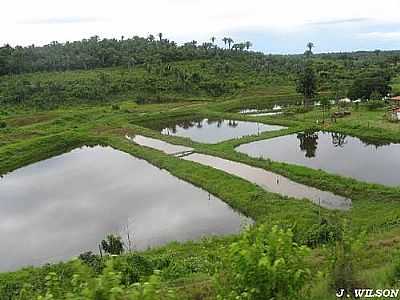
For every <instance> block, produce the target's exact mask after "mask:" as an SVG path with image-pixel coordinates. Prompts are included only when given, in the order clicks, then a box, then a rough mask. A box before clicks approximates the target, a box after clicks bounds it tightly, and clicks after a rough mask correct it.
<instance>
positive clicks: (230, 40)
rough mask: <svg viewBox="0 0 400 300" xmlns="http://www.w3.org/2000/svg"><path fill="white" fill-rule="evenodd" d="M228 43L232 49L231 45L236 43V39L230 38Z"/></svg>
mask: <svg viewBox="0 0 400 300" xmlns="http://www.w3.org/2000/svg"><path fill="white" fill-rule="evenodd" d="M227 42H228V45H229V49H231V45H232V44H233V43H234V40H233V39H232V38H228V41H227Z"/></svg>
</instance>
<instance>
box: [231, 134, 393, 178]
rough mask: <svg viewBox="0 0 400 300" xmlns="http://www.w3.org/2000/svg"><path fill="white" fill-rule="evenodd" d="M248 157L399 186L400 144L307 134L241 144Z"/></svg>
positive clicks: (237, 149) (342, 136) (333, 135)
mask: <svg viewBox="0 0 400 300" xmlns="http://www.w3.org/2000/svg"><path fill="white" fill-rule="evenodd" d="M236 151H239V152H242V153H245V154H247V155H249V156H251V157H256V158H259V157H262V158H265V159H271V160H274V161H279V162H285V163H290V164H296V165H302V166H306V167H309V168H313V169H321V170H324V171H327V172H329V173H333V174H337V175H342V176H346V177H353V178H355V179H357V180H360V181H366V182H370V183H379V184H383V185H388V186H399V185H400V177H399V176H398V172H399V170H400V144H391V143H384V142H380V143H379V142H372V141H365V140H361V139H359V138H357V137H352V136H347V135H344V134H341V133H334V132H322V131H320V132H306V133H304V132H303V133H298V134H291V135H286V136H281V137H276V138H272V139H267V140H262V141H256V142H252V143H248V144H244V145H241V146H239V147H237V148H236Z"/></svg>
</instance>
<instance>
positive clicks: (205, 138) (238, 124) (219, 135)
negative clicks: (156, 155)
mask: <svg viewBox="0 0 400 300" xmlns="http://www.w3.org/2000/svg"><path fill="white" fill-rule="evenodd" d="M284 128H285V127H282V126H278V125H268V124H264V123H257V122H246V121H235V120H212V119H199V120H175V121H173V122H170V123H169V124H164V125H163V126H161V127H158V128H156V129H158V130H160V131H161V133H162V134H164V135H174V136H181V137H186V138H190V139H191V140H193V141H196V142H200V143H209V144H214V143H219V142H222V141H225V140H230V139H234V138H241V137H243V136H247V135H257V134H260V133H262V132H265V131H274V130H281V129H284Z"/></svg>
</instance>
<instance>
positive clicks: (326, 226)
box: [305, 218, 342, 247]
mask: <svg viewBox="0 0 400 300" xmlns="http://www.w3.org/2000/svg"><path fill="white" fill-rule="evenodd" d="M341 236H342V228H341V226H340V224H337V223H333V222H331V221H329V220H327V219H325V218H322V219H321V221H320V222H319V224H314V225H312V226H311V227H310V228H309V229H308V231H307V235H306V241H305V242H306V244H307V245H308V246H310V247H316V246H318V245H323V244H327V243H331V242H334V241H337V240H340V239H341Z"/></svg>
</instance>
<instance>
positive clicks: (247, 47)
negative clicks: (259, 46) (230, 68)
mask: <svg viewBox="0 0 400 300" xmlns="http://www.w3.org/2000/svg"><path fill="white" fill-rule="evenodd" d="M244 44H245V45H246V49H247V50H249V49H250V48H251V46H253V44H252V43H251V42H250V41H247V42H245V43H244Z"/></svg>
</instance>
